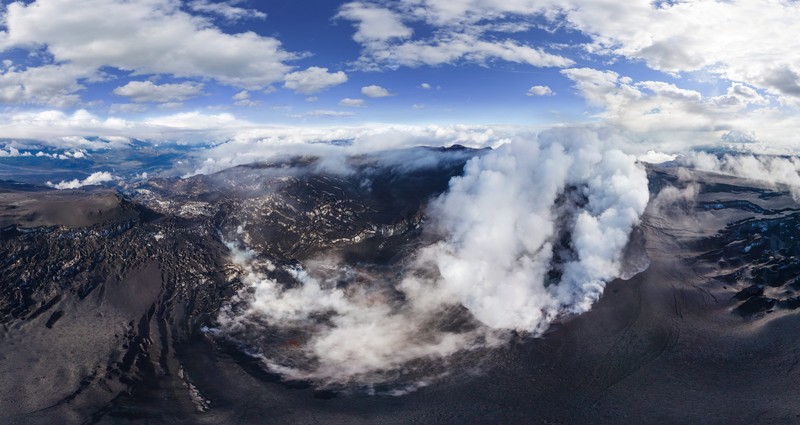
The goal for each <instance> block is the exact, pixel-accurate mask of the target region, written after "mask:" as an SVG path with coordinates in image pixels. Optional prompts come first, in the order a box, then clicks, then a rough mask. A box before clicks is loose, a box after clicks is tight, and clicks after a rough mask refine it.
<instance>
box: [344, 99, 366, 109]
mask: <svg viewBox="0 0 800 425" xmlns="http://www.w3.org/2000/svg"><path fill="white" fill-rule="evenodd" d="M364 103H365V101H364V99H351V98H349V97H346V98H344V99H342V100H340V101H339V104H340V105H342V106H352V107H356V108H357V107H360V106H364Z"/></svg>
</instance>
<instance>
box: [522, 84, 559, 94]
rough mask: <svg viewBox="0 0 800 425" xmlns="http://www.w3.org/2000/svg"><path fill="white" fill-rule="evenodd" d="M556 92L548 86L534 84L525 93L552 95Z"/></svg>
mask: <svg viewBox="0 0 800 425" xmlns="http://www.w3.org/2000/svg"><path fill="white" fill-rule="evenodd" d="M554 94H555V93H553V90H551V89H550V87H548V86H533V87H531V88H529V89H528V92H527V93H525V95H526V96H552V95H554Z"/></svg>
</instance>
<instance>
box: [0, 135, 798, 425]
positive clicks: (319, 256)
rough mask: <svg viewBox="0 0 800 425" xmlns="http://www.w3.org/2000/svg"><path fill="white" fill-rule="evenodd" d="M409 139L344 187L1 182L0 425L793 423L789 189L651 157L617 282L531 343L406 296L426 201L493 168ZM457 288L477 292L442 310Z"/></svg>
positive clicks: (557, 245)
mask: <svg viewBox="0 0 800 425" xmlns="http://www.w3.org/2000/svg"><path fill="white" fill-rule="evenodd" d="M420 149H421V150H419V151H417V153H418V152H424V155H422V156H424V157H425V158H428V160H430V162H426V163H415V162H414V161H412V160H413V159H415V158H420V157H421V156H420V155H418V154H417V153H406V154H394V155H393V156H392V159H391V160H387V159H386V158H385V157H382V156H380V155H364V156H360V157H355V158H350V159H349V160H348V164H347V166H348V170H347V171H346V172H342V171H341V170H338V171H336V172H333V171H331V169H330V166H329V164H324V163H323V161H321V160H320V159H318V158H311V157H301V158H293V159H287V160H282V161H273V162H271V163H264V164H253V165H248V166H240V167H235V168H231V169H228V170H225V171H222V172H220V173H217V174H212V175H208V176H195V177H191V178H185V179H178V178H172V179H152V180H149V181H145V182H142V183H138V184H135V185H130V186H128V187H126V188H124V189H120V190H111V189H96V190H66V191H52V190H49V189H46V188H40V187H37V186H30V185H21V184H16V183H12V182H3V183H2V186H0V228H1V229H2V233H0V241H1V242H2V243H0V276H2V280H1V281H0V283H1V286H0V323H2V328H0V376H2V377H3V379H2V381H1V382H2V384H0V385H2V391H0V421H1V422H3V423H9V424H49V423H98V424H104V423H109V424H110V423H114V424H117V423H191V424H195V423H198V424H203V423H209V424H212V423H213V424H216V423H241V424H263V423H331V424H336V423H341V424H355V423H398V424H400V423H402V424H406V423H498V424H509V423H525V424H529V423H553V424H560V423H564V424H572V423H575V424H583V423H613V424H616V423H751V424H752V423H796V422H797V421H798V420H800V408H798V403H797V401H796V394H797V393H798V391H799V390H800V379H798V378H800V369H798V368H796V366H797V365H798V362H800V342H798V340H797V338H796V337H795V334H796V329H797V328H798V326H800V316H798V314H797V310H796V309H797V308H798V307H800V298H798V294H796V291H797V290H798V289H800V283H799V282H798V281H797V271H798V270H799V269H800V262H798V258H797V257H798V255H800V237H798V228H800V209H798V205H797V202H796V201H795V200H794V199H793V198H792V196H791V195H790V194H789V193H787V192H784V191H782V190H781V189H780V188H774V187H767V186H764V185H760V184H758V183H754V182H751V181H745V180H742V179H737V178H733V177H726V176H721V175H716V174H711V173H702V172H697V171H695V172H687V171H685V170H683V171H679V169H678V168H677V167H656V166H649V167H648V168H647V170H646V171H647V178H648V181H649V187H648V189H649V203H648V204H647V209H646V210H645V211H644V214H643V215H642V217H641V219H640V220H638V222H637V223H638V224H636V225H635V227H633V228H632V230H631V232H630V238H629V239H628V240H627V243H626V245H625V247H624V250H622V254H621V255H622V256H621V257H620V259H619V267H620V269H619V272H620V273H619V275H620V276H621V277H624V278H627V279H628V280H623V279H615V280H613V281H611V282H609V283H608V285H607V287H605V290H604V291H603V288H600V292H601V293H602V296H601V297H599V300H598V301H597V302H595V303H594V305H593V307H592V308H591V310H590V311H588V312H585V313H582V314H561V315H559V316H558V317H549V316H546V315H545V316H542V317H539V316H536V317H535V319H536V320H540V322H536V323H542V324H543V325H542V326H543V328H542V329H546V332H535V331H531V332H523V331H517V330H511V329H507V327H504V326H494V327H492V326H487V325H486V323H487V322H488V323H499V324H501V325H502V324H503V323H507V321H506V320H507V316H505V315H502V314H497V312H496V311H495V310H492V309H491V308H489V307H488V306H486V305H485V304H475V301H474V300H473V299H469V297H468V298H459V296H460V293H458V292H457V291H455V289H453V287H452V286H448V283H447V281H446V279H444V280H442V282H440V283H438V284H437V285H439V286H437V288H439V289H441V290H437V291H432V292H431V291H428V290H422V289H419V288H416V287H412V286H409V285H412V284H413V283H414V282H423V283H424V282H427V281H428V280H426V279H430V280H431V281H436V279H437V278H436V277H435V276H434V277H431V276H427V275H426V273H428V272H429V270H428V269H426V268H424V267H422V266H420V265H419V264H420V261H421V260H420V259H419V254H418V253H419V252H421V251H422V252H434V253H436V252H438V251H430V249H431V248H429V247H431V246H434V247H435V246H440V245H436V244H437V243H438V241H440V239H441V238H442V237H443V236H442V234H441V232H442V229H445V230H447V229H450V227H447V226H445V225H440V226H439V227H438V228H433V227H432V226H431V225H430V223H431V222H432V221H433V218H432V217H433V215H434V212H435V211H439V212H440V214H441V211H445V212H447V210H445V207H447V205H449V204H447V203H446V202H445V201H437V199H441V198H440V196H441V195H442V194H443V193H446V192H448V191H450V192H455V191H456V190H457V189H459V187H458V185H457V184H454V183H452V182H451V181H452V179H453V177H456V176H460V175H462V174H464V173H465V164H467V161H468V160H470V158H479V157H483V156H485V155H486V151H472V150H466V149H459V148H454V149H422V148H420ZM554 155H555V154H554ZM552 157H556V156H552ZM552 157H551V158H552ZM398 158H399V159H398ZM431 158H433V160H431ZM484 170H485V169H484ZM473 171H474V170H473ZM466 173H467V175H469V170H467V171H466ZM679 175H680V176H679ZM573 180H575V179H572V180H570V179H566V180H565V181H567V182H568V183H569V184H566V185H565V189H564V190H561V191H559V192H558V193H554V194H553V195H554V198H553V199H554V203H553V205H552V206H551V205H549V203H548V205H546V206H545V207H546V209H547V210H548V211H552V212H553V214H552V215H553V217H554V219H553V221H552V222H553V223H556V224H558V226H556V230H555V231H554V232H553V233H552V238H551V239H552V240H553V242H552V245H553V247H554V248H553V249H552V251H553V252H554V255H553V257H552V258H550V260H551V261H549V262H548V263H547V264H549V265H548V266H547V267H546V268H544V269H541V272H542V273H543V276H542V278H543V282H544V283H545V285H544V286H543V287H542V288H543V289H542V290H545V291H549V292H547V294H553V293H556V292H554V291H553V289H552V288H555V287H556V286H558V285H560V284H564V282H565V279H567V277H565V276H568V275H569V274H570V273H572V271H571V269H570V268H569V267H567V266H563V264H579V263H580V258H578V257H580V255H579V254H580V253H581V252H582V251H580V249H581V248H580V244H581V243H582V242H581V241H582V240H581V239H580V238H578V237H576V236H575V235H573V234H572V233H571V231H570V230H569V229H572V228H573V227H570V226H577V225H576V224H575V223H577V222H579V221H580V218H579V217H581V214H582V213H576V211H578V212H580V211H588V210H590V206H591V202H594V199H593V198H592V197H591V196H590V195H591V193H589V192H587V191H586V190H583V189H582V186H581V184H584V183H582V182H583V180H575V181H573ZM585 180H586V179H585ZM586 181H588V182H589V183H585V187H591V182H592V181H593V180H592V179H588V180H586ZM462 184H463V181H462ZM467 189H469V188H467ZM537 190H538V189H537ZM464 193H467V194H469V193H472V192H470V190H464ZM534 200H535V199H534ZM443 205H444V206H443ZM587 205H588V206H587ZM581 208H583V210H581ZM496 210H497V211H498V212H502V211H504V209H503V205H499V204H498V205H496ZM440 221H441V220H440ZM559 223H560V224H559ZM445 224H446V223H445ZM574 228H575V229H577V227H574ZM559 229H562V230H559ZM563 229H567V230H563ZM523 236H524V235H523ZM523 239H525V238H523ZM426 247H427V248H426ZM448 247H449V246H445V247H444V248H443V249H445V248H448ZM426 249H428V250H429V251H425V250H426ZM536 252H538V251H536V250H534V253H536ZM435 258H436V259H437V260H438V261H440V262H441V261H445V260H447V259H448V258H449V257H447V256H439V257H435ZM423 263H424V261H423ZM445 264H451V263H445ZM443 270H444V269H443ZM532 270H533V271H536V272H538V271H540V268H533V269H532ZM443 273H444V274H446V270H445V272H443ZM409 282H411V283H409ZM410 288H412V289H413V288H416V289H413V290H412V289H410ZM548 288H550V289H548ZM576 288H578V287H576ZM576 288H573V289H572V290H573V291H577V290H578V289H580V288H578V289H576ZM539 289H540V288H538V287H536V288H531V289H530V291H533V290H539ZM451 293H452V294H454V295H453V299H455V300H463V301H462V302H453V303H449V302H445V301H441V300H440V298H442V297H444V295H442V294H451ZM594 293H595V292H588V294H589V296H590V297H591V296H594V295H593V294H594ZM419 294H422V295H424V296H425V297H422V298H415V297H417V295H419ZM525 295H528V293H526V294H525ZM578 295H580V296H585V295H586V294H585V293H581V294H578ZM580 296H577V298H575V296H573V297H572V298H570V296H567V295H559V296H558V297H555V296H554V297H555V298H554V302H556V301H563V300H565V299H567V300H578V301H580V302H582V300H583V298H581V297H580ZM598 296H599V295H598ZM433 298H436V299H437V302H436V303H435V304H430V303H426V301H430V300H431V299H433ZM311 304H313V305H311ZM431 305H432V306H431ZM521 307H522V310H521V311H523V312H526V311H527V310H525V309H524V308H526V305H522V306H521ZM562 307H563V306H562ZM546 308H550V305H549V304H542V310H543V311H544V310H545V309H546ZM560 308H561V307H560ZM278 310H280V312H279V313H280V314H279V313H278V312H276V311H278ZM562 310H564V309H563V308H562ZM576 313H577V312H576ZM387 317H388V318H390V320H388V319H386V318H387ZM514 317H515V318H516V317H517V316H514ZM517 319H518V320H521V321H523V322H524V323H530V320H533V319H531V318H530V317H527V316H526V317H521V318H517ZM493 321H494V322H493ZM532 329H533V328H532ZM386 347H389V348H388V349H386ZM365 353H366V354H365Z"/></svg>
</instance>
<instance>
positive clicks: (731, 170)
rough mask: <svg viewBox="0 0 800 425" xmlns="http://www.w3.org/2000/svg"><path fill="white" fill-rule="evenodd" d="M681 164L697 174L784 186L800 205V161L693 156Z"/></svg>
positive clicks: (727, 155) (682, 160)
mask: <svg viewBox="0 0 800 425" xmlns="http://www.w3.org/2000/svg"><path fill="white" fill-rule="evenodd" d="M681 163H683V164H684V165H686V166H688V167H691V168H693V169H695V170H700V171H710V172H715V173H721V174H727V175H731V176H736V177H741V178H745V179H750V180H755V181H760V182H763V183H767V184H769V185H771V186H773V187H777V186H785V187H786V188H787V189H788V190H789V192H791V194H792V197H793V198H794V199H795V200H797V201H800V158H798V157H790V156H771V155H747V154H725V155H722V156H717V155H714V154H710V153H706V152H691V153H688V154H686V155H685V156H683V157H682V158H681Z"/></svg>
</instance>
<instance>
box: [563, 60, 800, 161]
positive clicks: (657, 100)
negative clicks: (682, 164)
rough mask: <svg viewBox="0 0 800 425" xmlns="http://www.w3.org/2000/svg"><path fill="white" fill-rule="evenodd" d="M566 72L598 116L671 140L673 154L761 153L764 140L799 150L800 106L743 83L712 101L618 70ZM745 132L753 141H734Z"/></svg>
mask: <svg viewBox="0 0 800 425" xmlns="http://www.w3.org/2000/svg"><path fill="white" fill-rule="evenodd" d="M561 72H562V74H563V75H564V76H566V77H567V78H569V79H571V80H572V81H574V82H575V87H576V88H577V90H578V92H579V93H580V94H581V95H582V96H583V97H584V98H586V100H587V101H588V102H589V103H590V104H591V105H593V106H596V107H599V108H600V109H601V111H600V112H599V113H597V114H596V117H597V118H601V119H603V120H605V122H607V123H609V124H612V125H617V126H620V127H621V128H624V129H626V130H629V131H632V132H635V133H638V134H640V135H643V136H644V137H645V138H647V139H649V140H650V141H651V142H666V141H669V143H666V144H671V145H672V148H671V149H668V150H670V151H672V152H674V151H676V150H679V149H681V148H683V147H686V146H692V145H700V144H704V143H705V144H708V143H714V144H716V143H719V142H720V141H722V142H737V143H741V142H742V141H746V142H758V143H751V145H752V146H750V148H752V149H756V150H758V151H762V152H764V151H766V149H764V146H762V145H760V143H762V142H763V143H765V144H767V145H771V146H772V147H773V148H781V149H794V148H792V146H793V145H794V144H795V142H794V140H795V136H794V135H795V134H796V132H797V131H800V117H798V115H797V112H798V111H797V108H792V107H783V108H778V107H775V106H774V105H772V104H770V102H769V99H768V98H767V97H765V96H762V95H761V94H760V93H759V92H758V91H756V90H754V89H753V88H752V87H748V86H745V85H743V84H740V83H732V84H731V85H730V86H729V88H728V90H727V91H726V93H725V94H722V95H718V96H710V97H709V96H703V95H702V94H701V93H699V92H697V91H694V90H688V89H683V88H680V87H677V86H676V85H674V84H672V83H666V82H662V81H640V82H636V81H633V80H632V79H631V78H628V77H622V76H620V75H619V74H617V73H615V72H613V71H602V70H596V69H590V68H571V69H566V70H563V71H561ZM743 134H747V135H749V136H748V138H747V139H748V140H745V139H742V138H741V137H734V136H735V135H743ZM734 139H736V141H735V140H734ZM652 147H654V146H652ZM662 149H666V147H662Z"/></svg>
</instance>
